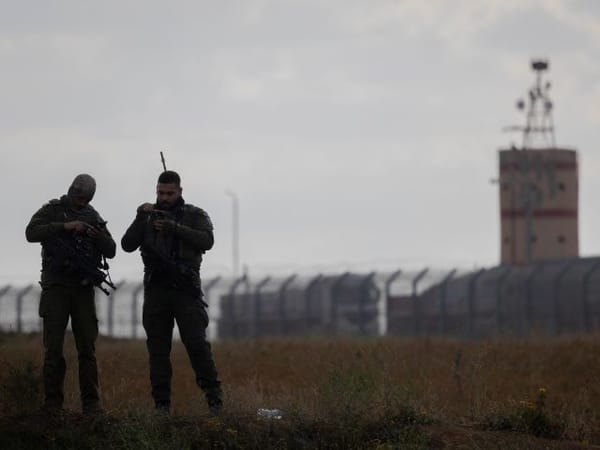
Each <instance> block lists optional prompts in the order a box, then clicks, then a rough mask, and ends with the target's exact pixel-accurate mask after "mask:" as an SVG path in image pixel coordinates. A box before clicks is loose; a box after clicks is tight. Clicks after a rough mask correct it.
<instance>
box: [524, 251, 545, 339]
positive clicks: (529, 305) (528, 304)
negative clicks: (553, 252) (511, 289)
mask: <svg viewBox="0 0 600 450" xmlns="http://www.w3.org/2000/svg"><path fill="white" fill-rule="evenodd" d="M543 267H544V263H538V264H537V265H536V266H535V267H534V268H533V269H532V271H531V273H530V274H529V276H528V277H527V278H526V279H525V288H526V289H527V297H526V301H525V308H526V310H525V319H526V321H527V324H526V326H527V330H526V332H527V334H530V333H531V328H532V326H533V288H532V286H531V285H532V284H533V279H534V278H535V276H536V275H537V273H538V272H539V271H541V270H542V269H543Z"/></svg>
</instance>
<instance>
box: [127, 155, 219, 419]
mask: <svg viewBox="0 0 600 450" xmlns="http://www.w3.org/2000/svg"><path fill="white" fill-rule="evenodd" d="M163 165H164V162H163ZM181 193H182V188H181V180H180V177H179V175H178V174H177V173H176V172H173V171H170V170H166V169H165V171H164V172H163V173H161V174H160V176H159V177H158V184H157V187H156V203H155V204H151V203H145V204H143V205H141V206H140V207H139V208H138V209H137V215H136V217H135V220H134V221H133V223H132V224H131V225H130V227H129V228H128V229H127V231H126V232H125V235H124V236H123V238H122V240H121V246H122V247H123V250H125V251H126V252H133V251H134V250H136V249H138V248H140V250H141V254H142V261H143V262H144V307H143V324H144V329H145V330H146V335H147V341H146V344H147V347H148V353H149V356H150V383H151V385H152V397H153V398H154V404H155V407H156V409H157V412H159V413H161V414H167V415H168V414H169V413H170V407H171V376H172V367H171V361H170V353H171V343H172V339H173V326H174V321H175V320H176V321H177V325H178V327H179V333H180V335H181V341H182V342H183V345H184V346H185V348H186V350H187V353H188V355H189V358H190V362H191V364H192V368H193V369H194V372H195V374H196V383H197V384H198V386H199V387H200V388H201V389H202V390H203V391H204V393H205V396H206V400H207V403H208V407H209V410H210V412H211V413H213V414H218V413H219V412H220V410H221V408H222V405H223V401H222V392H221V386H220V382H219V380H218V376H217V370H216V367H215V363H214V361H213V356H212V351H211V347H210V344H209V343H208V342H207V340H206V327H207V326H208V314H207V312H206V306H207V305H206V303H204V301H203V294H202V289H201V287H200V273H199V271H200V264H201V262H202V255H203V254H204V252H206V251H207V250H210V249H211V248H212V246H213V243H214V238H213V226H212V223H211V221H210V218H209V217H208V214H206V212H204V211H203V210H202V209H200V208H197V207H195V206H193V205H191V204H189V203H185V201H184V200H183V197H182V196H181Z"/></svg>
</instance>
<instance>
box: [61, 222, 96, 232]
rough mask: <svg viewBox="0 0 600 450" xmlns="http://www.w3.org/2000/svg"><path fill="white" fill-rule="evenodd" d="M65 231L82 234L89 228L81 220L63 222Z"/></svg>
mask: <svg viewBox="0 0 600 450" xmlns="http://www.w3.org/2000/svg"><path fill="white" fill-rule="evenodd" d="M63 226H64V228H65V230H67V231H73V232H75V233H83V232H84V231H85V230H87V229H88V228H89V227H90V226H89V225H88V224H87V223H85V222H84V221H82V220H73V221H72V222H65V224H64V225H63Z"/></svg>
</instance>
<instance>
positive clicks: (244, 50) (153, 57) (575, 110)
mask: <svg viewBox="0 0 600 450" xmlns="http://www.w3.org/2000/svg"><path fill="white" fill-rule="evenodd" d="M532 57H545V58H549V59H550V61H551V70H550V73H549V79H550V80H551V81H552V83H553V89H552V92H551V96H552V98H553V100H554V103H555V112H554V121H555V124H556V137H557V144H558V145H559V146H564V147H567V148H576V149H578V151H579V158H580V164H581V166H580V200H581V201H580V244H581V253H582V254H583V255H598V254H599V253H600V233H599V231H598V230H600V208H598V192H600V181H599V180H598V177H597V176H596V174H597V173H598V172H599V169H600V157H599V155H598V144H599V143H600V2H597V1H594V0H589V1H551V0H543V1H542V0H540V1H533V0H530V1H527V0H518V1H511V0H498V1H492V0H487V1H485V2H483V1H479V0H472V1H467V0H465V1H458V0H457V1H427V2H423V1H400V0H398V1H383V0H382V1H380V0H369V1H367V0H364V1H350V0H314V1H313V0H297V1H292V0H280V1H269V0H243V1H241V0H240V1H169V2H166V1H164V2H157V1H148V0H144V1H127V0H119V1H112V0H106V1H103V2H91V1H82V0H78V1H74V0H73V1H50V0H49V1H19V2H16V1H10V0H0V65H1V66H0V69H1V70H0V99H1V101H0V152H1V154H0V156H1V161H2V168H3V170H2V177H0V180H1V181H0V182H1V186H2V194H3V195H2V196H1V197H0V208H1V210H2V234H1V235H0V244H1V247H0V248H1V249H2V251H1V252H0V258H1V259H0V263H1V265H0V282H8V281H12V280H15V281H36V280H37V279H38V276H39V275H38V272H39V267H40V261H39V251H40V249H39V245H37V244H28V243H27V242H26V241H25V237H24V228H25V225H26V224H27V222H28V221H29V219H30V218H31V215H32V214H33V213H34V212H35V211H36V210H37V209H38V208H39V207H40V206H41V205H42V204H43V203H45V202H46V201H48V200H49V199H51V198H56V197H58V196H60V195H61V194H63V193H65V192H66V190H67V187H68V186H69V184H70V182H71V181H72V179H73V177H74V176H75V175H76V174H78V173H90V174H92V175H93V176H94V177H95V178H96V180H97V183H98V190H97V194H96V197H95V198H94V201H93V205H94V206H95V207H96V209H98V210H99V212H100V213H101V214H102V216H103V217H104V218H105V219H106V220H108V226H109V229H110V230H111V232H112V234H113V235H114V236H115V238H116V240H120V238H121V236H122V235H123V233H124V231H125V229H126V228H127V226H128V225H129V223H130V222H131V221H132V219H133V217H134V214H135V208H136V207H137V206H138V205H139V204H141V203H143V202H147V201H153V200H154V189H155V182H156V177H157V176H158V174H159V173H160V170H161V165H160V158H159V152H160V151H163V152H165V155H166V159H167V166H168V168H169V169H173V170H177V171H178V172H179V173H180V174H181V176H182V185H183V189H184V198H185V200H186V201H188V202H190V203H193V204H196V205H197V206H200V207H202V208H204V209H205V210H206V211H207V212H208V213H209V214H210V216H211V218H212V220H213V222H214V225H215V235H216V245H215V248H214V249H213V250H212V251H210V252H209V253H208V254H207V255H206V258H205V262H204V265H203V271H204V273H205V274H207V275H208V274H223V275H228V274H230V273H231V270H232V239H231V235H232V220H231V206H232V205H231V198H230V197H228V196H227V195H226V194H225V190H226V189H231V190H233V191H235V192H236V193H237V195H238V196H239V199H240V227H241V233H240V255H241V261H242V263H243V264H245V265H247V266H248V270H249V272H250V274H251V275H259V274H265V273H279V274H283V273H291V272H294V271H300V272H305V273H309V272H313V273H314V272H316V271H321V270H323V271H326V272H330V273H335V272H339V271H342V270H346V269H349V268H350V269H353V270H360V271H370V270H389V269H391V268H402V267H405V268H406V267H420V266H425V265H429V266H432V267H437V268H446V267H454V266H458V267H462V268H465V267H466V268H472V267H475V266H492V265H495V264H496V263H497V262H498V260H499V237H498V234H499V214H498V192H497V189H498V188H497V185H493V184H491V183H490V179H491V178H495V177H497V158H498V156H497V151H498V149H499V148H502V147H506V146H508V145H510V143H511V142H515V143H520V141H521V139H520V136H518V135H511V134H507V133H503V132H502V131H501V130H502V127H504V126H506V125H513V124H519V123H523V121H524V120H523V119H524V118H523V116H522V115H521V114H520V113H519V112H518V111H517V110H516V108H515V101H516V100H517V98H519V97H521V96H523V95H524V94H525V93H526V91H527V89H528V88H529V87H530V86H531V84H532V83H533V81H534V75H533V73H532V72H531V70H530V68H529V64H530V59H531V58H532ZM140 267H141V263H140V260H139V255H138V254H137V253H135V254H125V253H124V252H122V251H119V252H118V253H117V257H116V259H115V261H114V263H113V264H112V275H113V278H116V279H121V278H129V279H131V278H135V277H138V276H139V274H140V271H141V268H140Z"/></svg>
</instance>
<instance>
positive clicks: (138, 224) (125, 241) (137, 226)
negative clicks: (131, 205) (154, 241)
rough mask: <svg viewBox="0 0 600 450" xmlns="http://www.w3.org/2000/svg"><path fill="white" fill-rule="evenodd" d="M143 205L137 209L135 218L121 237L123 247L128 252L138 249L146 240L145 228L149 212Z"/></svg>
mask: <svg viewBox="0 0 600 450" xmlns="http://www.w3.org/2000/svg"><path fill="white" fill-rule="evenodd" d="M143 206H144V205H142V206H140V207H139V208H138V209H137V214H136V216H135V219H134V221H133V223H132V224H131V225H129V228H127V231H126V232H125V234H124V235H123V237H122V238H121V248H122V249H123V250H125V251H126V252H128V253H131V252H133V251H135V250H137V249H138V248H139V247H140V245H142V242H143V241H144V230H145V228H146V222H147V221H148V215H149V213H148V212H146V211H144V209H143Z"/></svg>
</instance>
